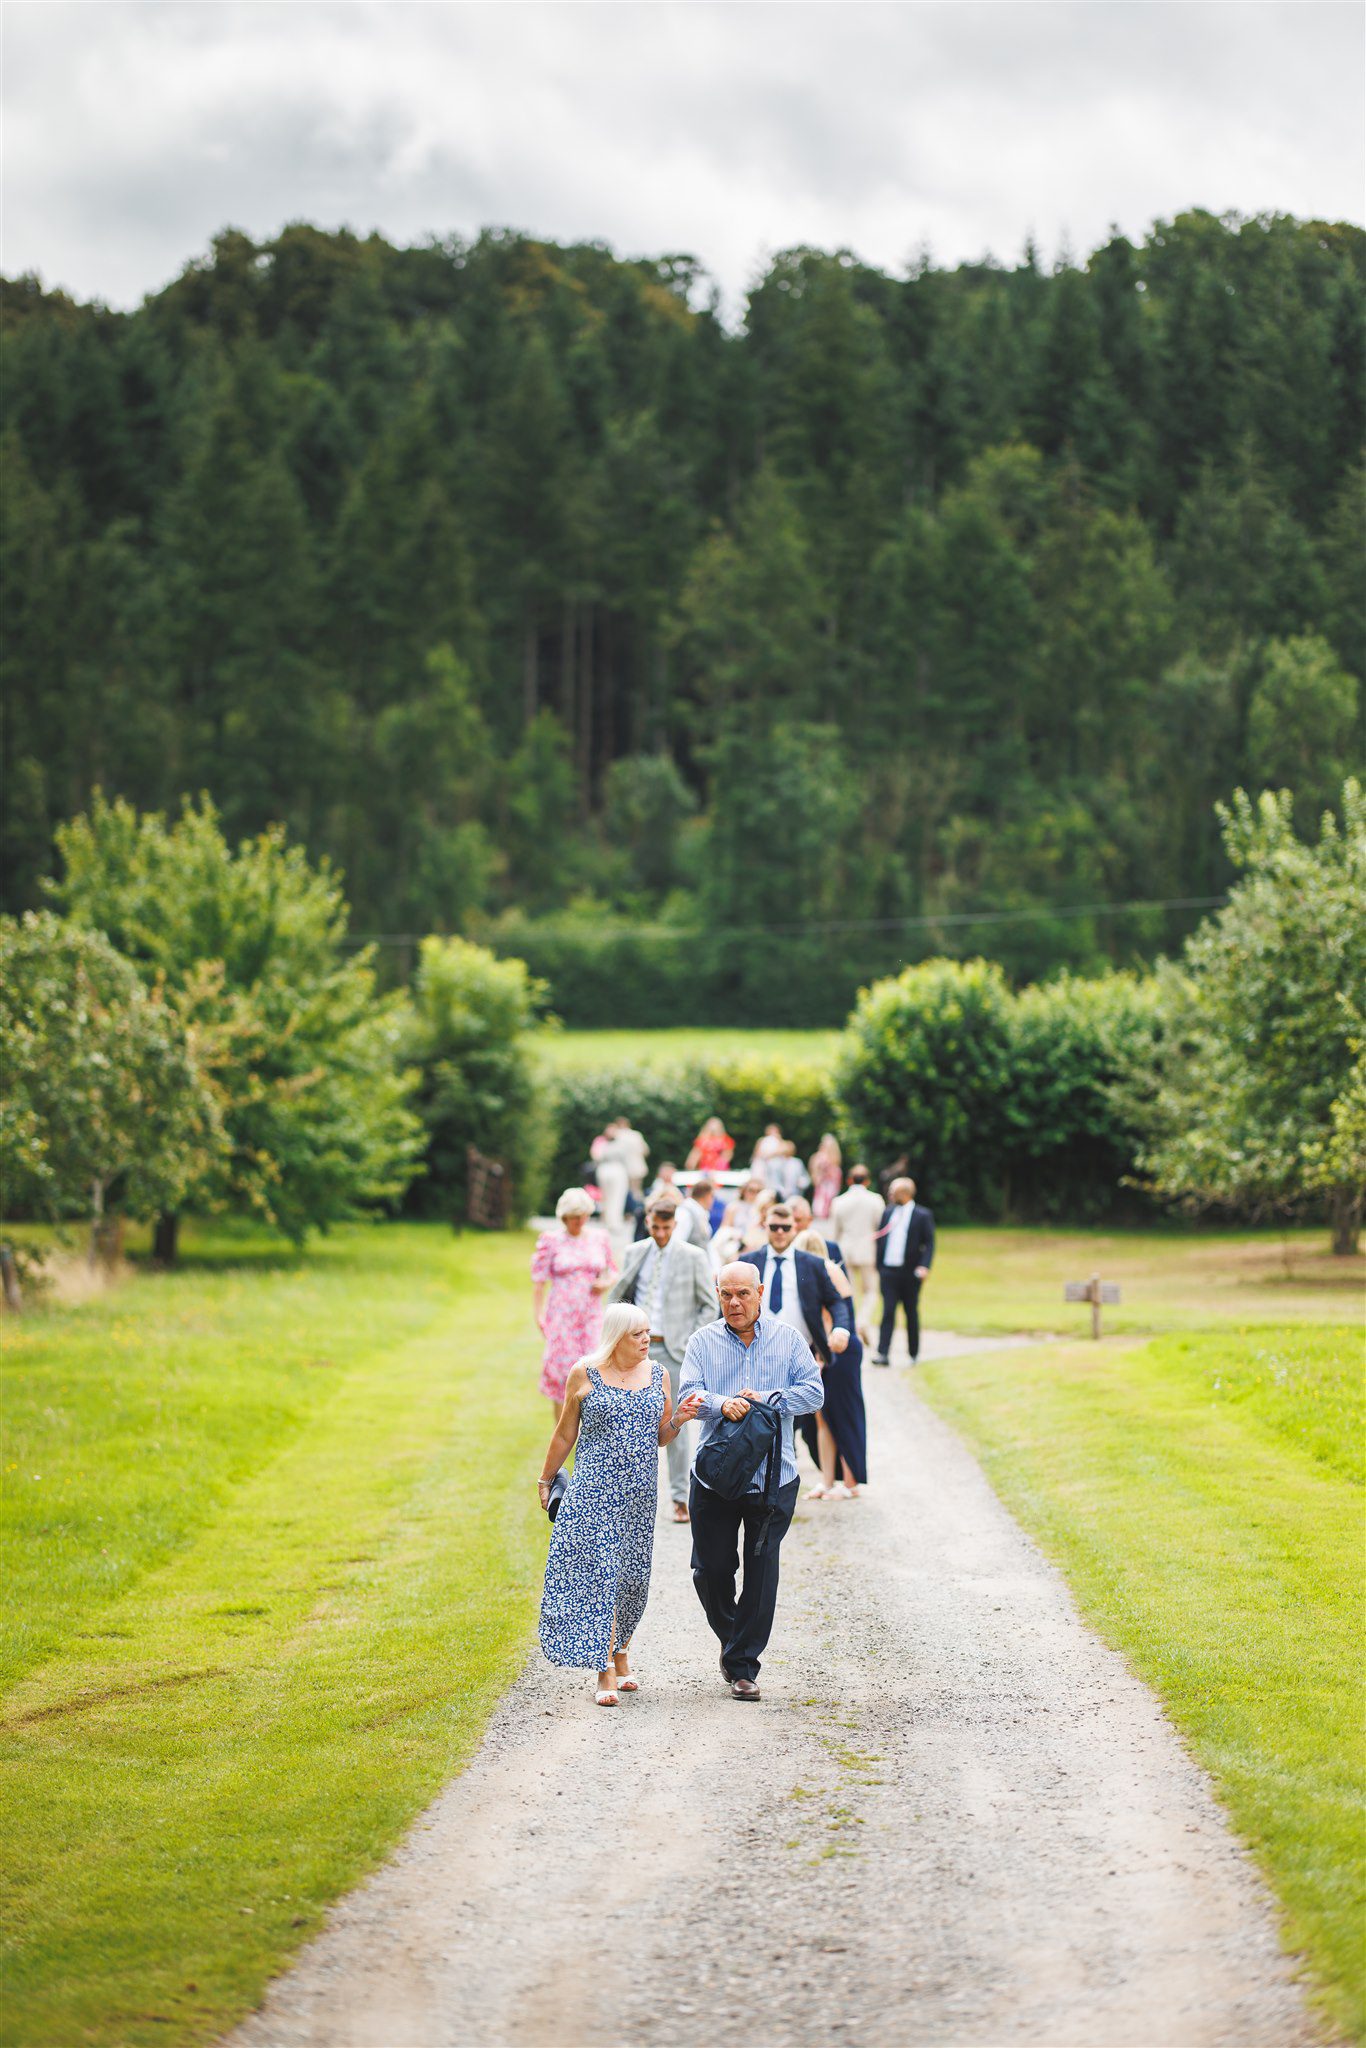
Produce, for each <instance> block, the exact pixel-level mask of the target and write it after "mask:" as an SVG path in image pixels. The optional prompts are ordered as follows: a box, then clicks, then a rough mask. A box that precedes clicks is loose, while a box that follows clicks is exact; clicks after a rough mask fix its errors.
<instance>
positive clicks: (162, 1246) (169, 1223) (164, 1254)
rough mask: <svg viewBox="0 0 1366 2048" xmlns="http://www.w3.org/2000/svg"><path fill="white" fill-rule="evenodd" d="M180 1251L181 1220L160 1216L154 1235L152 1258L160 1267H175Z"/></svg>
mask: <svg viewBox="0 0 1366 2048" xmlns="http://www.w3.org/2000/svg"><path fill="white" fill-rule="evenodd" d="M179 1250H180V1218H179V1217H178V1216H158V1217H157V1220H156V1229H155V1230H154V1231H153V1233H152V1257H153V1258H154V1259H155V1260H156V1262H157V1264H158V1265H159V1266H173V1265H174V1264H175V1262H176V1256H177V1254H178V1252H179Z"/></svg>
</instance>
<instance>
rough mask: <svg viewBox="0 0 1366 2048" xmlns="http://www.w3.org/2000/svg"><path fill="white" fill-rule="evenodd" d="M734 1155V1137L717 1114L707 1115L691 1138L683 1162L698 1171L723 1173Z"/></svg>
mask: <svg viewBox="0 0 1366 2048" xmlns="http://www.w3.org/2000/svg"><path fill="white" fill-rule="evenodd" d="M734 1156H735V1140H734V1138H732V1137H731V1135H730V1133H729V1131H728V1130H727V1129H726V1127H725V1125H724V1124H723V1123H722V1121H721V1119H720V1117H719V1116H709V1117H708V1118H707V1121H706V1122H705V1123H704V1124H703V1126H702V1128H701V1130H700V1131H699V1132H698V1133H697V1136H696V1137H695V1138H694V1139H693V1141H692V1151H691V1152H690V1153H689V1154H688V1157H687V1160H686V1162H685V1164H686V1165H687V1166H688V1167H689V1169H695V1170H696V1171H697V1172H699V1173H724V1172H725V1170H726V1168H727V1167H728V1166H729V1165H730V1162H731V1160H732V1159H733V1158H734Z"/></svg>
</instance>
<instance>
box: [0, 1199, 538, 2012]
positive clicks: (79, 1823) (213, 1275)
mask: <svg viewBox="0 0 1366 2048" xmlns="http://www.w3.org/2000/svg"><path fill="white" fill-rule="evenodd" d="M187 1251H188V1253H189V1256H188V1258H187V1261H186V1266H185V1270H184V1271H183V1272H180V1273H178V1274H176V1275H173V1276H168V1277H160V1278H153V1277H145V1278H136V1279H134V1280H132V1281H130V1282H128V1283H127V1284H126V1285H124V1286H122V1287H119V1288H117V1289H114V1290H112V1291H111V1292H109V1293H107V1294H105V1295H103V1296H100V1297H97V1298H95V1299H92V1300H90V1301H87V1302H85V1303H83V1304H82V1305H80V1306H79V1307H77V1308H71V1309H61V1308H47V1309H40V1310H38V1311H36V1312H34V1313H32V1314H31V1315H29V1316H26V1317H25V1318H24V1319H23V1321H22V1322H20V1323H17V1324H16V1323H9V1324H8V1325H7V1326H6V1329H5V1333H4V1335H5V1358H4V1371H5V1380H6V1389H5V1422H6V1448H5V1454H4V1462H5V1467H6V1471H5V1480H6V1486H5V1498H6V1510H5V1512H6V1518H7V1528H6V1549H7V1559H6V1563H7V1571H6V1584H5V1596H4V1597H5V1603H6V1616H7V1619H6V1629H5V1635H4V1639H3V1641H4V1658H5V1663H4V1672H5V1683H6V1686H7V1690H6V1692H5V1696H4V1698H3V1702H0V1720H2V1721H3V1754H4V1771H5V1777H6V1794H5V1805H6V1819H5V1825H4V1846H3V1851H0V1855H2V1856H3V1863H4V1892H5V1898H6V1901H7V1904H6V1908H5V1924H4V1937H5V1967H4V1976H5V1987H6V1997H5V2001H4V2016H3V2023H2V2024H3V2038H4V2040H5V2041H7V2042H11V2043H14V2044H16V2048H17V2044H23V2048H46V2044H52V2048H76V2044H79V2043H118V2044H119V2048H137V2044H141V2043H144V2042H161V2043H176V2042H189V2041H203V2040H207V2039H212V2038H213V2037H214V2036H215V2035H216V2034H217V2033H218V2032H219V2031H221V2029H222V2028H223V2027H224V2026H225V2025H226V2024H227V2023H228V2022H230V2021H231V2020H232V2019H233V2018H234V2017H235V2016H236V2015H237V2014H239V2013H240V2012H242V2011H243V2010H244V2009H246V2008H247V2007H249V2006H250V2005H251V2004H252V2002H253V2001H254V1999H255V1998H256V1996H257V1995H258V1993H259V1991H260V1988H261V1986H262V1984H263V1983H264V1982H265V1980H266V1978H267V1977H268V1976H269V1975H270V1974H271V1972H272V1971H273V1970H274V1969H276V1968H277V1967H278V1966H279V1964H280V1962H281V1960H282V1958H283V1956H284V1955H285V1954H286V1953H287V1951H288V1950H289V1949H290V1948H292V1947H294V1946H295V1945H297V1944H298V1943H299V1942H301V1941H303V1940H304V1939H305V1938H306V1937H307V1936H308V1935H309V1934H310V1933H311V1932H312V1931H313V1930H314V1929H315V1928H316V1927H317V1925H318V1923H319V1921H320V1919H321V1916H322V1912H323V1909H324V1908H325V1906H326V1905H327V1904H328V1903H329V1902H330V1901H331V1900H332V1899H333V1898H335V1897H336V1895H337V1894H338V1892H340V1891H342V1890H343V1889H345V1888H346V1887H347V1886H348V1885H349V1884H351V1883H352V1882H354V1881H355V1879H356V1878H358V1877H359V1876H360V1875H361V1874H362V1873H363V1872H364V1871H366V1870H367V1869H369V1868H371V1867H372V1866H373V1865H374V1864H375V1863H376V1862H378V1861H379V1860H380V1859H381V1858H382V1857H383V1855H384V1854H385V1852H386V1851H387V1850H388V1849H389V1847H390V1846H391V1845H392V1843H393V1842H394V1841H395V1839H396V1838H397V1836H398V1835H399V1834H400V1832H401V1831H402V1829H403V1827H404V1826H405V1824H406V1823H407V1822H408V1821H409V1819H410V1818H411V1817H412V1815H413V1814H414V1812H415V1811H417V1810H418V1809H419V1808H420V1807H421V1805H422V1804H423V1803H424V1802H425V1801H426V1800H427V1799H428V1798H429V1797H430V1796H431V1795H432V1794H433V1793H434V1792H435V1791H436V1790H437V1788H438V1787H439V1786H440V1785H441V1784H442V1783H443V1782H444V1781H445V1779H446V1778H448V1777H449V1775H450V1773H451V1771H452V1770H453V1769H454V1768H455V1767H456V1766H457V1765H458V1763H459V1762H460V1761H461V1759H462V1758H463V1757H464V1756H466V1755H467V1754H468V1752H469V1751H470V1749H471V1747H472V1746H473V1744H474V1743H475V1742H476V1741H477V1739H478V1736H479V1733H480V1731H481V1729H482V1726H483V1723H484V1720H485V1717H486V1715H487V1712H488V1709H489V1708H490V1706H491V1705H492V1703H493V1701H494V1700H495V1699H496V1698H497V1696H498V1694H499V1693H500V1692H501V1690H502V1689H503V1687H504V1686H505V1685H506V1683H507V1682H508V1680H509V1679H510V1678H511V1676H512V1675H513V1673H514V1671H515V1670H516V1668H517V1666H518V1664H519V1663H520V1660H521V1658H522V1656H523V1655H524V1653H525V1647H526V1640H527V1632H528V1627H529V1622H530V1618H531V1615H532V1611H533V1598H534V1594H535V1592H536V1590H537V1588H538V1584H539V1573H540V1567H541V1563H542V1561H543V1556H544V1544H545V1537H544V1528H543V1525H542V1522H541V1517H540V1516H539V1514H538V1512H537V1509H536V1506H535V1492H534V1488H533V1486H532V1484H531V1480H532V1478H533V1477H534V1474H535V1472H536V1470H537V1468H538V1462H539V1458H540V1455H541V1452H542V1449H543V1447H544V1439H545V1437H546V1434H547V1430H548V1416H547V1412H546V1404H545V1403H544V1402H542V1401H541V1400H540V1399H539V1398H538V1397H537V1395H536V1393H535V1391H534V1389H535V1366H534V1353H535V1346H534V1341H533V1333H532V1332H531V1331H530V1329H529V1317H528V1316H526V1315H524V1314H522V1313H520V1311H521V1309H522V1308H523V1306H524V1302H523V1297H524V1294H525V1288H526V1247H525V1244H524V1243H523V1241H522V1240H521V1238H520V1237H517V1236H509V1237H508V1238H507V1239H505V1240H498V1239H494V1240H487V1239H475V1238H473V1237H467V1238H464V1239H456V1238H454V1237H453V1236H452V1235H451V1234H450V1233H449V1232H448V1231H444V1230H442V1229H439V1228H418V1227H408V1226H390V1227H385V1228H377V1229H353V1230H344V1231H339V1232H337V1233H336V1234H335V1236H333V1237H332V1238H330V1239H328V1240H326V1241H324V1242H323V1243H322V1244H321V1245H319V1246H318V1247H316V1248H314V1249H312V1250H310V1252H309V1253H308V1255H307V1256H305V1257H299V1256H295V1255H293V1254H290V1253H288V1252H284V1253H280V1252H279V1251H278V1250H276V1249H273V1248H271V1247H270V1246H268V1245H267V1244H265V1242H264V1241H263V1240H261V1239H252V1238H250V1237H248V1236H241V1237H237V1238H232V1237H223V1236H219V1237H216V1238H207V1237H205V1236H203V1235H202V1234H194V1235H192V1236H191V1237H190V1240H189V1243H188V1246H187ZM343 1784H344V1785H345V1796H344V1797H339V1796H338V1788H339V1786H341V1785H343Z"/></svg>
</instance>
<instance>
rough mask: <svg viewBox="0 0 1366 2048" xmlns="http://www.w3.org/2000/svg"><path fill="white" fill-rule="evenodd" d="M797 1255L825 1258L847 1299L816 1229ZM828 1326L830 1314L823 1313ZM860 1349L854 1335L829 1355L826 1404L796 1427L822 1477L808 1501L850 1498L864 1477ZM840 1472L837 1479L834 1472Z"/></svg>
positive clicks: (847, 1288)
mask: <svg viewBox="0 0 1366 2048" xmlns="http://www.w3.org/2000/svg"><path fill="white" fill-rule="evenodd" d="M797 1250H798V1251H799V1252H814V1254H815V1256H816V1257H817V1258H818V1259H825V1270H826V1272H827V1273H828V1274H829V1275H830V1278H831V1280H832V1281H833V1282H834V1284H835V1286H836V1288H837V1289H838V1291H839V1292H840V1293H841V1294H842V1295H844V1296H845V1297H846V1299H847V1298H848V1297H849V1296H851V1295H852V1293H853V1291H854V1290H853V1287H852V1286H851V1284H850V1281H849V1276H848V1274H847V1273H845V1272H844V1270H843V1269H842V1268H841V1267H839V1266H837V1265H836V1264H835V1262H834V1260H833V1259H829V1258H826V1243H825V1239H824V1238H823V1237H822V1236H821V1233H820V1232H819V1231H818V1230H804V1231H803V1232H802V1234H801V1236H800V1237H799V1238H798V1239H797ZM824 1313H825V1320H826V1324H827V1326H828V1324H829V1322H830V1311H829V1310H828V1309H826V1310H825V1312H824ZM862 1368H863V1345H862V1343H861V1342H860V1340H859V1338H858V1337H857V1336H853V1337H851V1338H850V1340H849V1343H848V1345H847V1346H846V1348H845V1349H844V1350H843V1351H842V1352H839V1353H832V1354H831V1356H830V1357H829V1358H828V1359H827V1360H826V1361H825V1363H824V1365H822V1367H821V1383H822V1385H823V1386H824V1388H825V1401H824V1404H823V1406H822V1408H821V1411H820V1413H819V1415H816V1416H814V1417H813V1416H810V1415H803V1416H802V1417H801V1420H800V1422H799V1423H798V1427H799V1428H800V1430H801V1432H802V1435H803V1437H805V1439H806V1444H807V1448H808V1449H809V1450H810V1452H811V1455H812V1457H813V1458H814V1459H815V1460H816V1463H817V1464H818V1465H819V1466H820V1468H821V1476H820V1478H819V1479H818V1480H817V1481H816V1483H815V1485H814V1486H809V1487H808V1488H807V1490H806V1497H807V1499H808V1500H854V1499H856V1498H857V1496H858V1490H859V1488H860V1486H863V1485H865V1484H866V1483H867V1479H868V1425H867V1421H866V1419H865V1416H864V1412H863V1370H862ZM837 1467H838V1469H839V1471H840V1472H841V1473H842V1474H843V1478H842V1479H838V1478H836V1476H835V1474H836V1468H837Z"/></svg>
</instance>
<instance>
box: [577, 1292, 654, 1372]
mask: <svg viewBox="0 0 1366 2048" xmlns="http://www.w3.org/2000/svg"><path fill="white" fill-rule="evenodd" d="M649 1327H650V1318H649V1317H648V1316H647V1315H646V1313H645V1311H644V1309H643V1308H637V1307H636V1305H635V1303H634V1302H633V1301H614V1302H613V1303H612V1306H611V1307H610V1308H609V1309H606V1310H605V1311H604V1313H603V1318H602V1333H601V1335H600V1336H599V1338H598V1348H597V1350H596V1351H590V1352H588V1353H586V1355H585V1356H584V1357H583V1358H581V1359H580V1360H579V1363H580V1365H595V1366H596V1367H597V1369H598V1371H599V1372H601V1371H602V1369H603V1367H604V1366H605V1365H606V1363H607V1361H608V1360H609V1359H610V1357H611V1356H612V1353H613V1352H614V1351H615V1350H616V1348H617V1346H618V1344H620V1342H621V1340H622V1338H623V1337H625V1336H627V1335H628V1334H629V1333H630V1332H631V1331H632V1330H648V1329H649Z"/></svg>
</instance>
